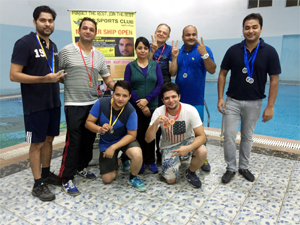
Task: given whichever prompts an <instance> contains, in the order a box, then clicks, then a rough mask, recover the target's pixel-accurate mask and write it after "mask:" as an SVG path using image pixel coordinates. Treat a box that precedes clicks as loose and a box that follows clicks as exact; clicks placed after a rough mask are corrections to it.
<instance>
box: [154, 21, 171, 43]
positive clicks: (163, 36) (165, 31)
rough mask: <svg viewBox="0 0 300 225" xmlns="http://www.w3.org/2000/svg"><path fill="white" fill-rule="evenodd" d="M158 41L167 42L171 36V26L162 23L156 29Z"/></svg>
mask: <svg viewBox="0 0 300 225" xmlns="http://www.w3.org/2000/svg"><path fill="white" fill-rule="evenodd" d="M155 34H156V36H157V42H161V43H162V42H163V43H165V42H166V41H167V40H168V39H169V37H170V31H169V28H168V27H167V26H166V25H161V26H159V27H158V28H157V30H156V31H155Z"/></svg>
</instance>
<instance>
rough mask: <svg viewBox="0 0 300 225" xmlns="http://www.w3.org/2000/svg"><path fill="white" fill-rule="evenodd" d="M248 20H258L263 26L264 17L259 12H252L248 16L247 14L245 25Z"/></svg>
mask: <svg viewBox="0 0 300 225" xmlns="http://www.w3.org/2000/svg"><path fill="white" fill-rule="evenodd" d="M247 20H258V22H259V25H260V27H261V28H262V26H263V18H262V16H261V15H260V14H259V13H251V14H249V15H248V16H246V17H245V18H244V20H243V27H244V25H245V22H246V21H247Z"/></svg>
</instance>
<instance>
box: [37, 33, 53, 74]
mask: <svg viewBox="0 0 300 225" xmlns="http://www.w3.org/2000/svg"><path fill="white" fill-rule="evenodd" d="M35 37H36V40H37V42H38V44H39V45H40V46H41V48H42V49H43V52H44V55H45V57H46V60H47V63H48V66H49V69H50V71H51V73H55V59H54V50H53V48H52V67H51V66H50V62H49V60H48V58H47V54H46V52H45V49H44V47H43V45H42V43H41V40H40V37H39V36H38V35H37V33H35ZM52 68H53V70H52Z"/></svg>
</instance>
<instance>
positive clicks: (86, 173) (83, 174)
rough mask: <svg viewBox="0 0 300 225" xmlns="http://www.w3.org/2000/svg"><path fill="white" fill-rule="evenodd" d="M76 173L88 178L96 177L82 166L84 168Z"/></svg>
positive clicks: (93, 178)
mask: <svg viewBox="0 0 300 225" xmlns="http://www.w3.org/2000/svg"><path fill="white" fill-rule="evenodd" d="M77 174H78V175H79V176H82V177H84V178H86V179H90V180H95V179H96V178H97V177H96V175H95V174H94V173H92V172H89V171H88V170H87V169H86V168H84V169H83V170H81V171H77Z"/></svg>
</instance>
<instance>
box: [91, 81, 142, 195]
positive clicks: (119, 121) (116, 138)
mask: <svg viewBox="0 0 300 225" xmlns="http://www.w3.org/2000/svg"><path fill="white" fill-rule="evenodd" d="M113 91H114V92H113V95H112V97H106V98H101V99H99V100H98V101H97V102H96V103H95V105H94V106H93V107H92V109H91V111H90V114H89V116H88V118H87V120H86V123H85V126H86V128H87V129H89V130H90V131H92V132H95V133H97V132H99V133H100V135H101V138H100V141H99V148H100V157H99V164H100V174H101V176H102V180H103V182H104V183H107V184H108V183H111V182H113V180H114V179H115V178H116V176H117V174H118V168H119V164H120V163H118V153H119V151H120V150H121V151H122V152H123V153H125V154H126V155H127V156H128V157H129V158H130V160H131V164H130V169H131V173H130V176H129V182H130V183H131V185H132V187H134V188H135V189H137V190H138V191H145V190H146V186H145V185H144V184H143V182H142V181H141V180H140V179H139V177H137V174H138V172H139V171H140V168H141V166H142V162H143V157H142V150H141V148H140V145H139V143H138V142H137V141H136V134H137V114H136V111H135V109H134V107H133V106H132V105H131V104H130V103H128V101H129V99H130V97H131V95H130V93H131V86H130V84H129V83H128V82H127V81H118V82H117V83H116V84H115V86H114V90H113ZM97 121H98V122H97Z"/></svg>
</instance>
